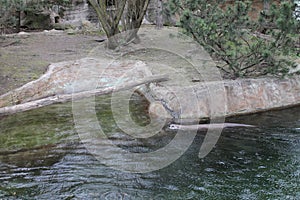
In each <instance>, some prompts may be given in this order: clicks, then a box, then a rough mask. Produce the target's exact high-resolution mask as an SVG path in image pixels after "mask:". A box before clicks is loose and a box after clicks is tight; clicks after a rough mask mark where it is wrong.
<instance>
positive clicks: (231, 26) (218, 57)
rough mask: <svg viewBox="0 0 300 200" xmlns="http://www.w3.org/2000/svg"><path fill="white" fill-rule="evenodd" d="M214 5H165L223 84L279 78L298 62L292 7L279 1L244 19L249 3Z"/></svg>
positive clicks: (196, 0)
mask: <svg viewBox="0 0 300 200" xmlns="http://www.w3.org/2000/svg"><path fill="white" fill-rule="evenodd" d="M222 3H224V1H220V0H170V1H169V8H170V9H171V10H172V12H173V13H178V14H180V23H179V26H180V27H182V28H183V30H184V32H185V33H186V34H189V35H191V36H192V37H193V38H194V39H195V40H196V41H197V42H198V43H199V44H201V45H203V46H204V48H205V49H206V50H207V51H208V52H209V53H210V55H211V56H212V57H213V59H214V60H215V61H216V62H217V63H218V67H219V68H220V69H222V71H223V72H224V76H225V77H228V78H237V77H245V76H248V77H249V76H261V75H268V74H272V75H275V76H280V77H282V76H285V75H286V74H288V72H289V70H290V68H291V67H294V66H295V64H294V63H293V62H292V61H291V57H295V56H299V49H297V48H296V46H295V44H296V42H297V41H299V30H300V29H299V27H300V26H299V21H297V20H296V18H295V16H294V5H293V4H292V3H291V2H290V1H283V2H281V4H280V5H272V6H271V7H270V10H269V11H262V12H261V15H260V17H259V20H252V19H250V18H249V12H250V11H251V9H252V6H251V2H250V1H235V2H234V5H233V6H227V7H226V8H224V7H223V8H221V6H220V5H222Z"/></svg>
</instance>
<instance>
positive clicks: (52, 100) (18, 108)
mask: <svg viewBox="0 0 300 200" xmlns="http://www.w3.org/2000/svg"><path fill="white" fill-rule="evenodd" d="M167 80H169V78H168V76H166V75H160V76H151V77H147V78H145V79H140V80H136V81H135V82H132V83H128V84H127V85H117V86H113V87H107V88H101V89H95V90H91V91H83V92H78V93H73V94H62V95H55V96H50V97H45V98H43V99H39V100H35V101H31V102H26V103H23V104H19V105H14V106H8V107H3V108H0V116H6V115H10V114H15V113H19V112H24V111H28V110H33V109H36V108H41V107H45V106H48V105H52V104H58V103H66V102H70V101H72V100H79V99H83V98H88V97H92V96H100V95H105V94H110V93H113V92H118V91H122V90H128V89H131V88H134V87H137V86H140V85H143V84H149V83H153V82H163V81H167Z"/></svg>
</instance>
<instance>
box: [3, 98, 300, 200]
mask: <svg viewBox="0 0 300 200" xmlns="http://www.w3.org/2000/svg"><path fill="white" fill-rule="evenodd" d="M99 102H101V103H98V105H97V108H98V110H101V111H102V113H101V114H99V116H98V117H99V119H101V120H100V121H101V123H102V124H103V126H104V127H106V128H105V129H106V131H107V132H111V134H113V135H116V136H117V137H118V135H121V133H120V130H118V128H117V127H115V126H114V125H113V123H111V113H110V111H109V109H108V107H109V99H108V98H101V99H100V100H99ZM140 102H141V100H140V99H139V98H138V97H135V98H133V100H132V104H131V105H132V108H133V109H132V112H134V114H133V116H135V120H137V121H139V122H141V123H147V122H148V120H149V118H148V117H147V116H146V115H144V114H143V111H144V110H145V108H146V106H147V105H145V104H141V103H140ZM228 121H230V122H239V123H248V124H253V125H257V126H258V128H252V129H249V128H248V129H245V128H235V129H226V130H224V131H223V133H222V137H221V138H220V139H219V141H218V143H217V145H216V147H215V148H214V150H213V151H212V152H211V153H210V154H209V155H208V156H207V157H205V158H204V159H199V158H198V151H199V148H200V146H201V143H202V141H203V138H204V136H205V133H203V132H199V133H198V134H197V136H196V138H195V140H194V143H193V144H192V145H191V147H190V148H189V149H188V151H187V152H186V153H185V154H184V155H183V156H182V157H181V158H180V159H178V160H177V161H176V162H174V163H172V164H171V165H169V166H168V167H166V168H163V169H161V170H158V171H154V172H150V173H145V174H132V173H125V172H121V171H117V170H114V169H111V168H110V167H108V166H105V165H103V164H101V162H99V161H98V160H97V159H95V158H94V157H93V156H92V155H91V154H90V153H89V152H88V151H87V150H86V148H85V147H84V145H82V144H81V142H80V140H79V137H78V135H77V134H76V132H75V130H74V123H73V118H72V111H71V105H70V104H65V105H55V106H51V107H47V108H43V109H39V110H35V111H31V112H27V113H22V114H17V115H14V116H10V117H5V118H2V119H0V199H299V198H300V107H297V108H292V109H286V110H281V111H273V112H268V113H261V114H255V115H250V116H243V117H239V118H231V119H228ZM172 135H173V133H170V134H163V135H162V136H160V137H156V138H152V139H149V140H143V141H140V142H139V144H138V145H139V147H143V148H138V149H144V150H145V149H152V148H159V147H160V146H162V145H164V143H166V141H169V140H170V139H172ZM143 144H144V146H143ZM122 145H123V146H126V143H124V144H122ZM132 145H134V144H132V143H131V147H132Z"/></svg>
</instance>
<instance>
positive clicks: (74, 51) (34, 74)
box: [0, 31, 101, 94]
mask: <svg viewBox="0 0 300 200" xmlns="http://www.w3.org/2000/svg"><path fill="white" fill-rule="evenodd" d="M100 39H101V37H100V36H92V35H83V34H68V33H66V32H62V31H50V32H39V33H30V34H24V33H23V34H22V33H21V34H12V35H6V36H3V35H2V36H0V94H3V93H6V92H8V91H9V90H12V89H15V88H18V87H20V86H22V85H24V84H25V83H27V82H30V81H32V80H35V79H37V78H38V77H40V75H42V74H43V73H44V72H45V71H46V69H47V67H48V65H49V64H50V63H55V62H60V61H66V60H75V59H80V58H83V57H86V56H87V55H88V54H89V52H90V51H91V49H93V48H95V47H96V46H97V45H99V44H100V43H99V41H98V40H100Z"/></svg>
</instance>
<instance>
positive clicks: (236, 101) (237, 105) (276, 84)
mask: <svg viewBox="0 0 300 200" xmlns="http://www.w3.org/2000/svg"><path fill="white" fill-rule="evenodd" d="M216 86H217V87H216ZM151 87H152V92H153V94H152V95H154V98H156V99H164V103H163V105H162V103H161V102H153V103H152V105H151V106H150V108H151V110H150V113H151V114H152V115H155V116H163V117H179V118H181V119H184V120H187V121H189V120H194V119H197V120H201V119H206V118H211V117H212V116H214V117H216V116H222V115H225V116H234V115H241V114H250V113H255V112H261V111H266V110H272V109H276V108H284V107H289V106H294V105H299V104H300V76H294V77H292V78H288V79H276V78H260V79H240V80H225V81H223V82H210V83H202V84H201V83H199V85H197V86H192V87H181V88H180V87H177V88H175V89H174V90H173V91H177V94H175V93H172V92H170V90H168V91H167V90H165V89H164V88H162V87H158V86H154V85H153V86H151ZM213 88H218V89H219V91H217V90H215V91H213ZM220 89H221V90H220ZM187 92H189V93H187ZM180 93H183V94H180ZM193 93H194V94H196V98H194V99H193V100H192V102H189V101H191V99H192V95H193ZM182 95H185V99H182ZM195 99H196V100H197V101H195ZM166 111H167V112H166ZM166 113H167V114H166ZM174 113H175V115H177V116H174Z"/></svg>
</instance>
